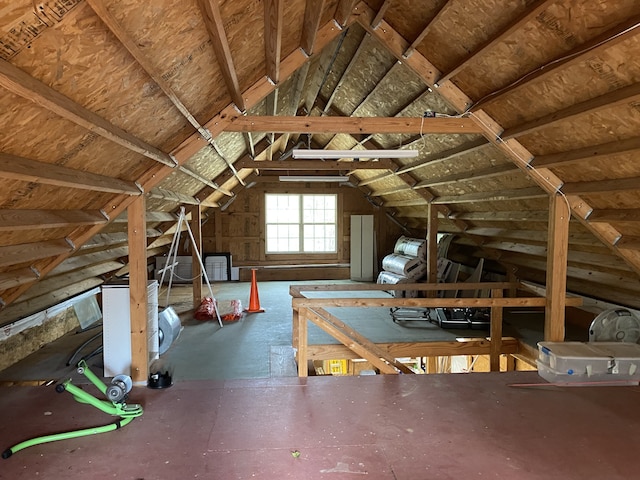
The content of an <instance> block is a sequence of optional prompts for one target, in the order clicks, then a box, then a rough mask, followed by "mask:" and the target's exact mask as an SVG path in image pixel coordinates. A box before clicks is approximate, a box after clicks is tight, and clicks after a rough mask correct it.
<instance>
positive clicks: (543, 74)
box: [471, 15, 640, 110]
mask: <svg viewBox="0 0 640 480" xmlns="http://www.w3.org/2000/svg"><path fill="white" fill-rule="evenodd" d="M639 31H640V15H636V16H634V17H632V18H630V19H629V20H627V21H625V22H622V23H621V24H619V25H616V26H615V27H613V28H611V29H609V30H607V31H606V32H603V33H601V34H599V35H597V36H596V37H594V38H592V39H591V40H588V41H586V42H584V43H583V44H581V45H578V46H577V47H575V48H574V49H572V50H570V51H569V52H567V53H565V54H563V55H561V56H560V57H559V58H555V59H553V60H551V61H549V62H547V63H546V64H545V65H542V66H540V67H537V68H535V69H533V70H531V71H530V72H528V73H526V74H525V75H522V76H521V77H520V78H519V79H518V80H516V81H514V82H512V83H510V84H509V85H506V86H505V87H502V88H500V89H498V90H496V91H494V92H491V93H489V94H488V95H485V96H484V97H483V98H481V99H480V100H478V101H477V102H475V103H474V105H473V106H472V107H471V108H472V109H473V110H475V109H477V108H479V106H480V105H486V104H487V103H493V102H496V101H498V100H500V99H503V98H505V97H506V96H507V95H509V94H512V93H514V92H515V91H517V90H520V89H522V88H524V87H526V86H528V85H530V84H531V83H533V82H536V81H541V80H543V79H545V78H548V77H549V76H551V75H553V74H555V73H557V72H558V71H559V70H561V69H566V68H568V67H570V66H572V65H576V64H578V63H580V62H583V61H585V60H586V59H588V58H591V57H593V56H595V55H597V54H598V53H600V52H602V51H604V50H606V49H608V48H611V47H613V46H614V45H616V44H618V43H620V42H623V41H625V40H627V39H629V38H631V37H633V36H634V35H637V34H638V32H639Z"/></svg>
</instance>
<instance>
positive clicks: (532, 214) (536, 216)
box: [451, 210, 549, 223]
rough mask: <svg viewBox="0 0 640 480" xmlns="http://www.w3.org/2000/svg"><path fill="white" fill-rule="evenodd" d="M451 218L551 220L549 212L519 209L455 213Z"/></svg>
mask: <svg viewBox="0 0 640 480" xmlns="http://www.w3.org/2000/svg"><path fill="white" fill-rule="evenodd" d="M451 218H458V219H460V220H466V221H471V222H544V223H547V222H548V221H549V213H548V212H547V211H546V210H544V211H530V210H518V211H516V212H468V213H455V214H453V215H452V216H451Z"/></svg>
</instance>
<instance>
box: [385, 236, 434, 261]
mask: <svg viewBox="0 0 640 480" xmlns="http://www.w3.org/2000/svg"><path fill="white" fill-rule="evenodd" d="M393 253H398V254H400V255H405V256H407V257H417V258H419V259H420V260H421V261H425V260H426V258H427V241H426V240H424V239H421V238H410V237H405V236H404V235H403V236H401V237H400V238H399V239H398V240H397V241H396V245H395V247H394V248H393Z"/></svg>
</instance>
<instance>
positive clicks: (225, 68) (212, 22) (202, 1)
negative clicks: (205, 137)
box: [198, 0, 248, 136]
mask: <svg viewBox="0 0 640 480" xmlns="http://www.w3.org/2000/svg"><path fill="white" fill-rule="evenodd" d="M198 5H199V6H200V11H201V12H202V19H203V21H204V24H205V26H206V27H207V31H208V32H209V38H211V42H212V44H213V49H214V51H215V52H216V57H217V59H218V65H219V66H220V70H221V71H222V76H223V78H224V83H225V85H226V87H227V91H228V92H229V95H231V100H232V101H233V103H234V104H235V105H236V107H238V110H240V111H241V112H243V111H245V110H246V109H247V108H248V107H247V105H246V103H245V100H244V98H243V95H242V92H241V90H240V83H239V82H238V74H237V73H236V68H235V66H234V64H233V57H232V56H231V49H230V48H229V40H228V39H227V34H226V32H225V31H224V23H223V21H222V15H221V14H220V7H219V6H218V1H217V0H198ZM214 136H215V135H214Z"/></svg>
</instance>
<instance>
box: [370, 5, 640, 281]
mask: <svg viewBox="0 0 640 480" xmlns="http://www.w3.org/2000/svg"><path fill="white" fill-rule="evenodd" d="M357 10H358V13H359V16H358V23H359V24H360V25H361V26H363V28H365V29H366V30H367V31H369V32H370V33H371V34H372V35H375V36H376V37H377V38H379V39H380V41H381V42H382V43H383V45H385V46H386V47H387V48H388V49H389V51H390V52H392V53H393V54H394V55H395V56H396V58H401V57H402V53H403V52H404V51H405V50H406V46H407V45H408V42H407V41H406V40H405V39H404V38H402V36H401V35H399V34H398V33H397V32H396V31H395V29H394V28H393V27H391V25H389V24H388V23H386V22H383V23H382V26H383V28H377V29H375V30H374V29H372V28H370V26H369V25H370V22H371V19H372V18H373V17H374V16H375V14H374V12H373V10H371V9H370V8H369V7H368V5H367V4H366V3H364V2H360V3H359V4H358V6H357ZM406 65H408V66H409V67H410V68H412V69H413V70H414V71H415V72H416V73H417V74H418V75H419V76H420V77H421V78H422V79H423V80H424V81H425V83H427V85H429V86H432V87H433V88H436V89H437V92H438V93H439V94H440V95H441V96H442V97H443V98H444V99H446V100H447V101H448V102H449V103H450V104H451V105H452V106H453V107H454V108H455V109H456V110H457V111H458V112H465V111H467V110H468V109H469V108H471V107H472V105H473V102H472V101H471V99H470V98H469V97H468V96H467V95H465V94H464V92H462V91H461V90H460V89H459V88H458V87H456V86H455V85H454V84H453V83H452V82H451V81H446V82H443V83H441V84H437V85H436V83H437V82H436V81H435V79H436V78H438V77H439V72H438V69H437V68H436V67H435V66H434V65H433V64H432V63H431V62H429V61H428V60H427V59H426V58H425V57H424V56H422V55H415V54H414V55H411V57H409V58H408V59H407V61H406ZM471 117H472V118H473V119H474V120H475V121H477V122H478V125H480V126H481V127H482V128H483V129H484V131H485V132H484V135H485V136H486V137H487V139H488V140H489V141H490V142H491V143H492V144H493V145H495V146H496V147H497V148H498V149H499V150H500V151H502V152H503V153H505V154H506V155H507V156H508V158H510V159H511V160H512V161H513V162H514V163H515V164H516V165H517V166H518V167H519V168H520V169H522V170H523V171H525V172H526V171H528V170H530V168H531V167H530V166H529V162H530V161H531V159H533V157H534V155H532V154H531V152H529V151H528V150H527V149H526V148H525V147H524V146H523V145H522V144H520V142H518V141H517V140H515V139H511V140H508V139H505V138H503V137H502V136H501V134H502V133H503V132H504V128H503V127H502V126H501V125H500V124H499V123H498V122H496V121H495V120H494V119H493V118H491V117H490V116H489V115H487V114H486V112H484V111H482V110H476V111H474V112H472V115H471ZM529 173H530V174H531V175H530V176H531V178H532V179H533V180H534V181H535V182H536V183H537V184H538V185H539V186H540V188H542V189H543V190H545V191H546V192H548V193H555V192H556V191H557V190H559V188H560V186H561V185H562V181H561V180H560V179H559V178H558V177H557V176H556V175H554V174H553V172H551V171H550V170H549V169H546V168H542V169H536V170H535V173H532V172H529ZM566 201H567V202H568V204H569V205H570V209H571V211H572V213H573V214H574V215H576V216H577V218H579V219H580V221H581V223H583V225H585V226H587V228H588V229H589V230H591V232H592V233H593V234H594V235H595V236H596V237H597V238H598V239H599V240H600V241H601V242H603V243H604V244H605V245H607V246H608V247H609V248H610V249H611V250H612V251H614V252H615V253H617V254H618V255H619V256H620V257H621V258H623V259H624V260H625V261H626V262H627V263H628V264H629V266H631V268H633V269H634V270H635V271H636V272H637V273H640V252H636V251H633V250H626V249H625V250H622V249H619V248H617V247H616V246H615V243H616V242H617V241H618V239H619V238H620V237H621V234H620V232H619V231H618V230H617V229H615V228H614V227H613V226H612V225H611V224H605V223H592V224H590V223H589V222H587V221H586V220H585V218H586V217H587V216H588V214H589V213H590V212H591V211H592V210H593V208H592V207H591V205H590V204H589V203H588V202H586V201H585V200H584V199H583V198H582V197H580V196H578V195H567V196H566Z"/></svg>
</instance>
